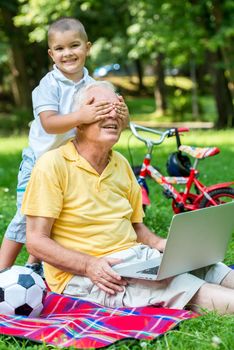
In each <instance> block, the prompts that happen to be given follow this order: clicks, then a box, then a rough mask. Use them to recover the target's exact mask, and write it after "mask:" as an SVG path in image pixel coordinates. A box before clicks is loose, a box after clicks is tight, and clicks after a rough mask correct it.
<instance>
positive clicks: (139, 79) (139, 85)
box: [135, 58, 145, 92]
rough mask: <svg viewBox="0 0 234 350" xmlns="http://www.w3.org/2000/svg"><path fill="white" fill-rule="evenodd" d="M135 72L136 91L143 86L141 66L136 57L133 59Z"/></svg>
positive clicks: (140, 89)
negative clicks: (136, 77) (136, 80)
mask: <svg viewBox="0 0 234 350" xmlns="http://www.w3.org/2000/svg"><path fill="white" fill-rule="evenodd" d="M135 66H136V72H137V76H138V91H139V92H141V91H142V90H143V89H144V88H145V87H144V84H143V68H142V63H141V60H140V59H139V58H138V59H136V60H135Z"/></svg>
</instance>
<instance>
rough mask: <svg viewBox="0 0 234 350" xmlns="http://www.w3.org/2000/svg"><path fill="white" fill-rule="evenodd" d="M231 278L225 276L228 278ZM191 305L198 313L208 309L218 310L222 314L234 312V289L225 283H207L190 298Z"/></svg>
mask: <svg viewBox="0 0 234 350" xmlns="http://www.w3.org/2000/svg"><path fill="white" fill-rule="evenodd" d="M229 278H230V277H229ZM229 278H228V276H226V277H225V279H227V280H229ZM225 279H224V280H225ZM224 280H223V282H224ZM189 307H190V308H191V309H192V310H193V311H196V312H198V313H201V312H202V309H206V310H208V311H217V312H218V313H219V314H221V315H224V314H234V290H233V289H231V288H226V287H224V286H223V285H217V284H211V283H205V284H203V285H202V286H201V287H200V289H199V290H198V291H197V293H196V294H195V295H194V296H193V298H192V299H191V300H190V302H189Z"/></svg>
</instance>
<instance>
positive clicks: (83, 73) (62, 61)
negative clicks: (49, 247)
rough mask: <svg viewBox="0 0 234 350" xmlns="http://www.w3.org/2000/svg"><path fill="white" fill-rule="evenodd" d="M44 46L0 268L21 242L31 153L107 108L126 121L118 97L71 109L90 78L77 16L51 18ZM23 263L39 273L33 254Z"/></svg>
mask: <svg viewBox="0 0 234 350" xmlns="http://www.w3.org/2000/svg"><path fill="white" fill-rule="evenodd" d="M48 46H49V49H48V54H49V56H50V57H51V58H52V60H53V62H54V66H53V70H52V71H51V72H49V73H47V74H46V75H45V77H44V78H42V80H41V81H40V83H39V85H38V86H37V87H36V88H35V89H34V90H33V92H32V101H33V111H34V118H35V119H34V121H33V122H32V124H31V127H30V132H29V147H28V148H26V149H24V150H23V154H22V158H23V160H22V162H21V164H20V168H19V174H18V184H17V212H16V214H15V216H14V218H13V219H12V221H11V223H10V224H9V226H8V228H7V231H6V233H5V236H4V239H3V242H2V246H1V250H0V269H3V268H6V267H9V266H11V265H12V264H14V262H15V259H16V257H17V255H18V254H19V252H20V250H21V248H22V245H23V244H24V243H25V239H26V223H25V217H24V216H23V215H22V214H21V203H22V198H23V195H24V192H25V188H26V186H27V183H28V180H29V178H30V175H31V171H32V168H33V166H34V164H35V161H36V159H37V158H38V157H40V156H41V155H42V154H43V153H45V152H46V151H48V150H51V149H54V148H57V147H59V146H61V145H63V144H64V143H65V142H66V141H67V140H68V139H69V138H72V137H73V136H75V129H74V128H75V127H76V126H77V125H80V124H89V123H93V122H95V121H97V120H100V119H102V118H106V117H108V115H109V113H110V112H111V110H112V109H113V108H115V109H116V110H117V112H118V114H119V115H120V117H122V118H123V119H125V121H126V123H127V119H128V109H127V107H126V105H125V104H124V102H123V99H122V98H121V97H120V98H119V103H116V104H115V105H111V104H110V103H107V102H106V101H101V102H98V103H92V102H93V101H92V100H89V101H85V103H84V104H83V105H82V107H81V108H80V109H79V110H78V111H76V112H72V103H73V96H74V94H75V93H76V92H77V90H79V89H80V88H81V87H82V86H84V85H87V84H89V83H91V82H92V81H94V79H93V78H91V77H90V76H89V74H88V71H87V69H86V68H85V67H84V65H85V60H86V57H87V55H88V53H89V50H90V47H91V43H90V42H89V41H88V37H87V34H86V31H85V28H84V26H83V25H82V23H81V22H80V21H78V20H77V19H75V18H70V17H68V18H61V19H58V20H57V21H55V22H54V23H52V24H51V26H50V27H49V30H48ZM41 186H43V183H42V184H41ZM54 205H55V206H56V203H54ZM26 266H28V267H30V268H32V269H33V270H34V271H35V272H37V273H39V274H43V269H42V266H41V263H40V262H39V261H38V260H37V259H35V258H34V257H33V256H29V259H28V262H27V264H26Z"/></svg>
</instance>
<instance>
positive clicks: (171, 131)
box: [129, 122, 189, 145]
mask: <svg viewBox="0 0 234 350" xmlns="http://www.w3.org/2000/svg"><path fill="white" fill-rule="evenodd" d="M129 126H130V129H131V131H132V133H133V135H134V136H135V137H136V138H137V139H138V140H141V141H142V142H145V143H146V144H147V145H160V144H161V143H162V142H163V141H164V140H165V138H166V137H171V136H175V135H176V130H177V131H178V132H179V133H180V132H186V131H189V128H177V129H176V128H171V129H168V130H166V131H159V130H156V129H152V128H147V127H145V126H141V125H139V124H135V123H132V122H130V123H129ZM138 130H141V131H146V132H150V133H152V134H156V135H160V136H161V137H160V138H159V140H152V139H149V138H146V137H143V136H142V135H140V134H139V133H138Z"/></svg>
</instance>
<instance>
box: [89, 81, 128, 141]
mask: <svg viewBox="0 0 234 350" xmlns="http://www.w3.org/2000/svg"><path fill="white" fill-rule="evenodd" d="M86 98H87V99H90V98H94V101H93V103H96V102H101V101H107V102H109V103H111V104H113V109H112V110H111V112H110V113H109V117H107V118H105V119H103V120H101V121H98V122H96V123H93V124H85V125H83V127H82V128H83V131H84V134H85V137H86V138H87V139H90V140H93V141H96V142H98V143H100V144H106V145H108V146H113V145H114V144H115V143H116V142H117V141H118V140H119V137H120V134H121V131H122V130H123V121H122V119H121V118H120V117H119V116H118V114H117V112H116V110H115V107H114V103H115V102H119V100H118V97H117V95H116V94H115V93H114V92H112V91H111V90H108V89H107V88H106V87H102V86H101V87H100V86H99V87H93V88H92V89H90V90H88V91H87V94H86Z"/></svg>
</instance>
